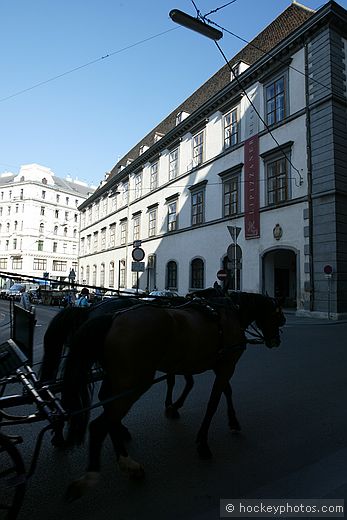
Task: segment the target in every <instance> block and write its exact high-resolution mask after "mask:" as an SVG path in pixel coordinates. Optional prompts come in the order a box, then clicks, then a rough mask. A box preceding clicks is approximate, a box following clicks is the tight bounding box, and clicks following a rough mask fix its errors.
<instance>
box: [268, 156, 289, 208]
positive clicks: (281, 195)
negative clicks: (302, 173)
mask: <svg viewBox="0 0 347 520" xmlns="http://www.w3.org/2000/svg"><path fill="white" fill-rule="evenodd" d="M266 180H267V203H268V205H269V206H271V205H274V204H279V203H281V202H285V201H286V200H288V198H289V197H288V161H287V160H286V159H285V157H281V158H278V159H275V160H273V161H269V162H267V163H266Z"/></svg>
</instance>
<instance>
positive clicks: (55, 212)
mask: <svg viewBox="0 0 347 520" xmlns="http://www.w3.org/2000/svg"><path fill="white" fill-rule="evenodd" d="M54 216H55V218H59V209H56V210H55V211H54Z"/></svg>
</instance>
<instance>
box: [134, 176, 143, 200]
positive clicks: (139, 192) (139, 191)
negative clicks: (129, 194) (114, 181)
mask: <svg viewBox="0 0 347 520" xmlns="http://www.w3.org/2000/svg"><path fill="white" fill-rule="evenodd" d="M134 184H135V199H139V198H140V197H141V195H142V172H140V173H137V174H136V175H135V178H134Z"/></svg>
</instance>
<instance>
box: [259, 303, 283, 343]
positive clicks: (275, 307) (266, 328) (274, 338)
mask: <svg viewBox="0 0 347 520" xmlns="http://www.w3.org/2000/svg"><path fill="white" fill-rule="evenodd" d="M263 298H264V301H263V303H262V304H261V308H260V309H259V314H258V316H257V317H256V319H255V323H256V325H257V327H258V328H259V329H260V330H261V332H262V336H263V339H264V342H265V345H266V346H267V347H269V348H273V347H279V345H280V343H281V338H280V327H283V325H284V324H285V322H286V318H285V316H284V314H283V311H282V308H281V306H280V304H279V302H278V301H277V300H276V299H275V298H271V297H270V296H263Z"/></svg>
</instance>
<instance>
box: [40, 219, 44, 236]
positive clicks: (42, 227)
mask: <svg viewBox="0 0 347 520" xmlns="http://www.w3.org/2000/svg"><path fill="white" fill-rule="evenodd" d="M44 230H45V225H44V223H43V222H41V224H40V226H39V233H40V234H41V235H42V234H43V232H44Z"/></svg>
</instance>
